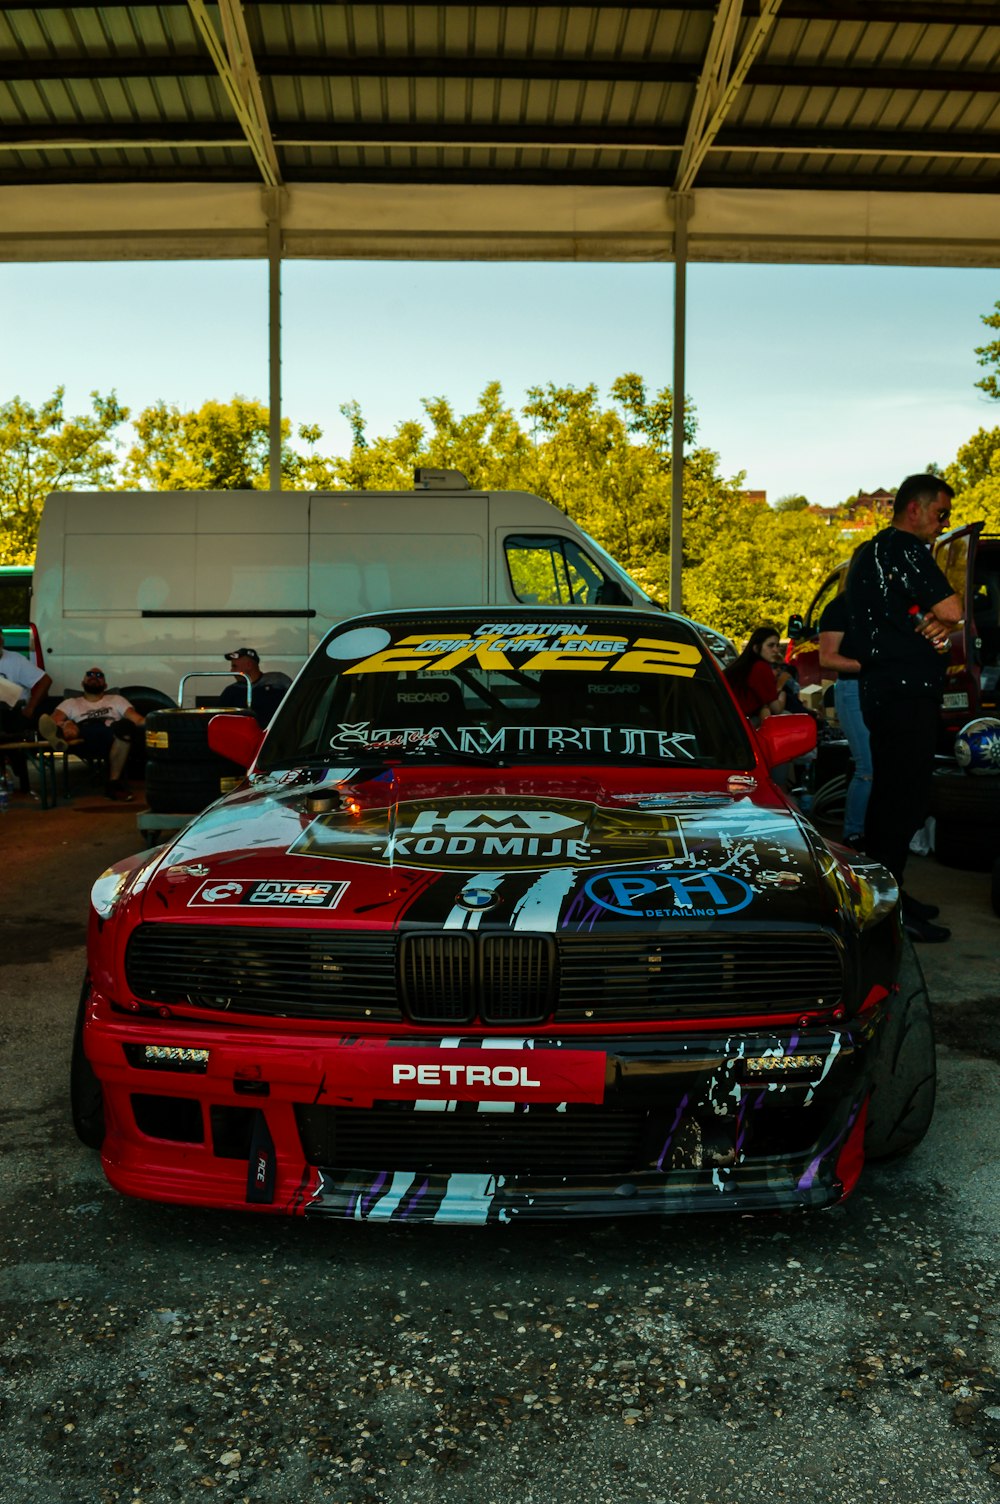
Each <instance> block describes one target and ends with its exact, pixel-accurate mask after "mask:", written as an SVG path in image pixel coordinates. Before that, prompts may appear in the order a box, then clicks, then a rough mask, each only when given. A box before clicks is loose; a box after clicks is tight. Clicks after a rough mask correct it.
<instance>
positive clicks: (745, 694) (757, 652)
mask: <svg viewBox="0 0 1000 1504" xmlns="http://www.w3.org/2000/svg"><path fill="white" fill-rule="evenodd" d="M780 663H781V639H780V637H779V636H778V629H777V627H774V626H771V625H770V624H766V625H764V626H762V627H757V628H756V629H755V631H753V632H752V633H751V634H750V640H749V641H748V643H747V645H746V647H745V648H744V649H743V651H742V653H741V654H740V656H739V657H738V658H737V660H736V662H735V663H731V664H730V665H729V667H728V668H727V669H725V670H724V673H725V675H726V678H727V679H728V680H729V684H730V687H731V689H732V691H733V694H734V695H735V696H736V702H737V704H738V705H739V707H740V709H741V710H742V712H743V714H744V715H745V716H746V718H747V720H748V721H749V722H750V724H751V725H752V726H759V725H760V723H761V721H764V720H766V719H767V717H768V716H769V715H778V714H779V713H780V712H781V711H782V710H784V708H785V692H784V690H783V689H781V688H779V685H778V679H777V665H778V664H780Z"/></svg>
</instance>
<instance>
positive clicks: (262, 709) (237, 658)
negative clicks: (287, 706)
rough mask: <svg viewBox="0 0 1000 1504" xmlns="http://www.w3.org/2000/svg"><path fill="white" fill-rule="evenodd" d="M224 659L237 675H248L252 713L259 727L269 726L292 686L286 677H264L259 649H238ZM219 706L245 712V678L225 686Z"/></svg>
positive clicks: (272, 674) (278, 674)
mask: <svg viewBox="0 0 1000 1504" xmlns="http://www.w3.org/2000/svg"><path fill="white" fill-rule="evenodd" d="M225 657H226V659H227V661H228V662H229V663H231V664H232V666H233V673H234V674H239V675H242V674H245V675H246V677H247V679H249V680H250V709H251V710H252V711H253V714H254V716H255V718H256V720H257V723H258V725H260V726H266V725H267V724H268V723H269V722H270V719H271V717H272V716H273V715H274V712H275V711H276V710H277V708H278V706H279V705H280V704H281V702H282V700H283V699H284V698H285V691H286V689H287V688H288V686H289V685H290V684H291V682H292V681H291V679H289V677H288V675H287V674H281V673H271V674H264V673H261V668H260V654H259V653H258V652H257V649H256V648H235V649H234V650H233V652H231V653H226V654H225ZM219 703H220V705H238V706H239V707H240V708H241V709H244V710H245V709H246V704H247V687H246V682H245V680H244V679H242V678H237V679H235V680H234V681H233V683H232V684H229V685H227V686H226V688H225V689H224V690H223V691H222V694H221V695H220V696H219Z"/></svg>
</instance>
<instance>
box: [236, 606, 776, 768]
mask: <svg viewBox="0 0 1000 1504" xmlns="http://www.w3.org/2000/svg"><path fill="white" fill-rule="evenodd" d="M544 614H545V619H544V620H537V619H533V618H532V616H531V615H530V614H529V613H521V615H520V616H519V617H518V616H517V615H516V614H515V613H511V614H510V616H509V617H507V618H505V619H502V620H501V619H498V620H496V621H492V620H489V619H487V618H486V617H485V616H484V615H483V613H482V611H479V612H478V613H476V614H473V613H472V612H459V611H451V612H426V613H425V612H420V613H405V614H404V613H401V612H400V613H392V614H391V615H387V616H384V617H379V618H375V617H365V618H364V619H363V620H360V621H358V620H355V621H353V622H350V621H348V622H344V623H342V624H341V625H340V626H339V627H336V628H334V630H333V631H332V632H331V633H330V634H329V636H328V637H327V638H326V640H325V641H324V642H323V643H322V644H321V645H320V647H319V648H318V649H317V650H316V652H315V653H314V654H313V656H312V658H311V659H310V660H309V663H308V664H307V665H306V668H305V669H304V670H303V672H302V674H301V675H300V677H299V678H298V680H297V681H296V683H295V686H294V688H293V690H291V691H290V692H289V694H288V696H287V697H286V699H285V702H284V704H283V705H282V707H281V710H280V711H279V713H278V715H277V717H276V719H275V721H274V722H273V723H272V726H271V729H270V732H269V734H268V737H267V740H266V741H265V743H264V746H263V748H262V750H261V755H260V758H259V760H258V768H259V769H260V770H261V771H268V770H273V769H277V768H288V767H294V766H300V765H302V764H328V763H337V764H344V763H350V764H371V763H379V762H382V763H387V764H397V763H402V764H420V763H429V762H442V761H445V762H447V761H451V762H476V763H487V764H490V763H492V764H494V765H504V766H506V765H509V764H511V763H539V762H542V763H549V762H557V761H558V762H567V761H572V762H576V763H588V764H595V763H600V764H606V763H649V762H655V763H660V764H670V765H673V766H677V767H711V768H733V769H748V768H752V767H753V765H754V755H753V751H752V748H751V744H750V738H749V736H748V733H747V728H746V725H745V723H744V721H743V718H742V717H741V716H740V714H739V712H738V711H737V710H736V708H735V706H734V705H733V703H732V701H731V699H730V698H729V696H728V694H727V693H726V691H725V688H724V687H723V685H722V682H721V679H720V675H719V670H718V668H717V666H716V665H715V664H714V663H713V661H712V659H711V655H710V654H709V653H708V652H707V650H706V648H705V646H704V644H703V643H702V642H701V640H700V639H699V638H698V636H697V634H696V633H695V632H694V631H693V630H692V628H691V627H690V626H689V625H688V624H687V623H685V622H683V621H679V620H675V619H671V618H670V617H662V616H653V615H651V614H647V613H642V612H621V613H619V612H614V611H609V610H604V611H587V610H586V609H584V610H583V611H580V610H575V611H574V610H567V611H564V612H560V611H546V612H545V613H544ZM536 616H537V613H536Z"/></svg>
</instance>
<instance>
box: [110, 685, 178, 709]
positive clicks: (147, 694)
mask: <svg viewBox="0 0 1000 1504" xmlns="http://www.w3.org/2000/svg"><path fill="white" fill-rule="evenodd" d="M115 693H116V694H119V695H124V696H125V698H126V700H128V702H129V704H130V705H134V706H135V708H136V710H137V711H138V712H139V714H140V715H150V714H151V713H152V712H153V711H154V710H176V709H177V701H176V700H172V699H171V698H170V696H169V695H165V694H164V693H163V690H162V689H150V688H149V687H148V686H147V685H145V684H123V685H122V687H121V689H118V690H116V691H115Z"/></svg>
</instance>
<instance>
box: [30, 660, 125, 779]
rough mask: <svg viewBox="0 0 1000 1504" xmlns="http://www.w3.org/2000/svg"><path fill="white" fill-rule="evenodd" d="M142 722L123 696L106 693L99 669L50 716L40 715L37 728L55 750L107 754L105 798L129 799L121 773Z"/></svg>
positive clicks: (86, 675)
mask: <svg viewBox="0 0 1000 1504" xmlns="http://www.w3.org/2000/svg"><path fill="white" fill-rule="evenodd" d="M145 724H146V718H145V716H142V715H140V714H139V712H138V711H137V710H136V709H135V707H134V706H133V705H131V704H130V703H129V702H128V700H126V699H125V697H124V695H113V694H109V693H108V687H107V681H106V680H105V677H104V674H103V672H102V670H101V669H99V668H89V669H88V670H87V672H86V673H85V674H84V676H83V694H82V695H75V696H71V697H70V698H69V699H66V700H61V701H60V703H59V704H58V705H57V706H56V708H55V710H54V711H53V712H52V714H51V715H43V716H42V717H41V718H40V720H39V722H38V729H39V731H40V732H41V733H42V735H43V736H44V737H45V739H46V740H47V741H49V742H51V744H52V746H53V747H54V748H55V750H56V751H57V752H65V751H67V750H70V751H79V752H81V754H82V755H83V756H84V757H107V759H108V784H107V787H106V788H105V790H104V792H105V793H106V794H107V796H108V798H109V799H117V800H119V801H121V800H129V799H131V798H132V795H131V794H130V793H129V790H128V787H127V786H126V784H125V781H124V778H123V776H122V775H123V774H124V772H125V764H126V763H127V762H128V755H129V752H130V751H131V750H132V745H133V741H134V739H135V735H136V731H137V728H138V727H140V726H144V725H145Z"/></svg>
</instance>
